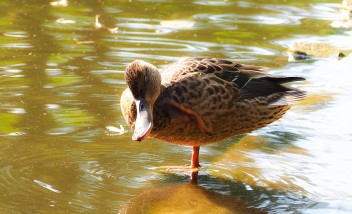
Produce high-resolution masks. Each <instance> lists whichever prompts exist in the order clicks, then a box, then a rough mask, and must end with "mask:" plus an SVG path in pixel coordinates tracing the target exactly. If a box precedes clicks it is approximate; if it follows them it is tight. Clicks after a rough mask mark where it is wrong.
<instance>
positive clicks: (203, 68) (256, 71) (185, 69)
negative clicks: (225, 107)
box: [162, 57, 265, 88]
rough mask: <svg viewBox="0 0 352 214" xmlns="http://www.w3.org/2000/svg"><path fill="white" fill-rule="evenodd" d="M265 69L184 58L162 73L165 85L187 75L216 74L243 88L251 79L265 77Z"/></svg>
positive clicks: (209, 59) (218, 60)
mask: <svg viewBox="0 0 352 214" xmlns="http://www.w3.org/2000/svg"><path fill="white" fill-rule="evenodd" d="M264 69H265V68H264V67H261V66H254V65H243V64H239V63H236V62H231V61H228V60H223V59H216V58H209V57H183V58H182V59H181V60H179V61H177V62H175V63H173V64H171V65H170V66H168V67H167V68H165V69H164V71H163V72H162V77H163V83H172V82H176V81H179V80H180V79H182V78H184V77H185V76H186V75H190V74H192V73H199V74H201V75H206V74H214V75H215V76H216V77H218V78H219V79H221V80H223V81H226V82H229V83H233V84H235V85H236V86H237V87H238V88H242V87H243V86H244V85H245V84H246V83H247V82H248V81H249V80H250V79H252V78H254V77H258V76H263V75H265V73H263V72H262V71H263V70H264Z"/></svg>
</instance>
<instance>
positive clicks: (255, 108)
mask: <svg viewBox="0 0 352 214" xmlns="http://www.w3.org/2000/svg"><path fill="white" fill-rule="evenodd" d="M262 70H263V68H262V67H259V66H251V65H242V64H237V63H234V62H230V61H227V60H219V59H214V58H205V57H197V58H192V57H185V58H182V59H181V60H179V61H178V62H176V63H174V64H172V65H170V66H169V67H167V68H166V69H165V70H164V71H163V72H162V74H161V75H162V85H161V94H160V96H159V98H158V99H157V100H156V102H155V104H154V111H153V112H154V113H153V115H154V117H153V123H154V128H153V130H152V132H151V133H150V136H151V137H153V138H156V139H160V140H163V141H167V142H170V143H175V144H181V145H189V146H201V145H204V144H207V143H212V142H216V141H220V140H223V139H226V138H229V137H231V136H234V135H238V134H243V133H247V132H250V131H253V130H256V129H259V128H261V127H264V126H266V125H267V124H269V123H272V122H274V121H276V120H277V119H279V118H280V117H281V116H282V115H283V114H284V113H285V112H286V111H287V110H288V109H289V108H290V104H292V103H293V102H295V101H298V100H300V99H302V98H303V97H304V96H305V92H303V91H300V90H298V89H294V88H290V87H286V86H283V85H281V84H282V83H286V82H292V81H299V80H303V78H299V77H287V78H286V77H284V78H279V77H269V76H265V74H264V73H263V72H262ZM170 100H172V101H173V102H176V103H178V104H180V105H181V106H183V107H185V108H187V109H191V110H192V111H194V112H196V113H197V114H198V115H199V116H200V118H201V119H202V120H203V121H204V123H205V124H206V125H207V126H209V127H212V128H213V132H212V134H211V135H206V134H204V132H203V131H202V130H201V129H199V127H198V126H197V124H195V123H194V121H192V118H187V117H185V120H183V122H177V121H175V117H177V119H179V118H182V115H181V116H180V114H182V112H181V113H180V112H179V111H178V109H175V107H174V106H171V105H170V104H169V101H170ZM121 108H122V113H123V115H124V117H125V119H126V121H127V122H128V124H129V125H130V127H132V128H133V125H134V120H135V115H136V112H135V106H133V98H131V93H130V92H129V89H126V91H125V92H124V94H123V95H122V99H121ZM187 119H188V120H187Z"/></svg>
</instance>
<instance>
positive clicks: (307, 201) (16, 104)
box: [0, 0, 352, 213]
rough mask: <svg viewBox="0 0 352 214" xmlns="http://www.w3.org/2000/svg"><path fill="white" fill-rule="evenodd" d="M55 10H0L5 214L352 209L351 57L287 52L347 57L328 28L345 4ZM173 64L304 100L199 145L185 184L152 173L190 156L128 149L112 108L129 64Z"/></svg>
mask: <svg viewBox="0 0 352 214" xmlns="http://www.w3.org/2000/svg"><path fill="white" fill-rule="evenodd" d="M61 3H63V4H60V2H59V3H57V2H56V4H50V3H48V1H44V0H43V1H24V2H23V1H3V2H2V3H1V7H0V11H1V16H2V19H1V20H2V21H1V22H0V25H1V29H2V30H1V31H0V39H1V43H0V49H1V52H0V57H1V61H0V82H1V84H0V173H1V177H0V193H1V197H0V212H1V213H74V212H88V213H118V212H128V213H129V212H130V213H141V212H149V213H158V212H159V213H165V209H166V210H168V212H173V213H185V211H189V212H191V213H192V212H193V213H207V212H209V213H234V212H238V213H250V212H255V211H258V210H255V208H258V209H261V210H262V211H264V212H271V213H351V212H352V183H351V179H352V171H351V169H350V166H351V165H352V156H351V155H350V152H351V151H352V146H351V145H350V144H351V142H352V129H351V125H350V123H351V122H350V121H351V119H352V117H351V110H350V106H352V90H351V79H352V74H351V68H352V57H351V56H348V57H346V58H343V59H341V60H337V59H318V60H316V61H310V62H288V61H287V54H286V50H287V48H288V47H289V46H290V44H292V43H293V42H296V41H322V42H327V43H329V44H332V45H334V46H336V47H337V48H339V49H341V50H345V51H348V50H352V38H351V30H348V29H337V28H333V27H331V25H330V24H331V22H332V21H334V20H338V19H339V17H340V16H339V4H338V3H340V2H336V1H335V2H332V1H310V2H307V1H295V2H294V3H293V2H285V3H277V1H260V2H258V1H257V2H255V1H167V0H165V1H91V2H90V1H78V2H73V1H68V2H67V4H64V3H65V2H64V1H61ZM96 15H100V17H98V21H99V22H98V23H96V24H95V17H96ZM181 56H212V57H221V58H226V59H231V60H234V61H239V62H241V63H247V64H256V65H264V66H266V67H270V68H272V69H271V70H269V71H268V72H269V73H271V74H275V75H284V76H285V75H286V76H290V75H292V76H303V77H305V78H306V79H307V81H305V82H303V83H297V85H295V86H296V87H299V88H302V89H304V90H306V91H308V94H309V95H308V97H307V99H306V100H305V101H303V102H301V103H298V104H297V105H295V106H294V107H293V108H292V109H291V110H290V111H289V112H288V113H287V114H286V115H285V116H284V117H283V118H282V119H280V120H279V121H278V122H275V123H274V124H272V125H270V126H268V127H266V128H263V129H261V130H258V131H255V132H252V133H250V134H247V135H243V136H239V137H234V138H232V139H228V140H226V141H225V142H223V143H219V144H213V145H208V146H204V147H202V148H201V164H202V166H203V167H202V169H201V172H200V174H199V182H198V186H197V187H195V186H193V185H187V182H188V180H189V176H188V175H187V174H183V173H172V172H167V171H166V170H165V169H163V168H160V167H162V166H166V165H187V164H188V163H189V160H190V153H191V151H190V148H187V147H182V146H175V145H169V144H165V143H162V142H157V141H154V140H152V139H149V140H147V141H146V142H143V143H136V142H132V141H131V132H130V130H128V127H127V126H126V124H125V122H124V121H123V119H122V117H121V112H120V109H119V98H120V94H121V93H122V91H123V89H124V88H125V85H124V80H123V72H124V69H125V66H126V65H127V64H128V63H130V62H131V61H133V60H135V59H143V60H146V61H149V62H151V63H154V64H155V65H156V66H158V67H160V68H163V67H164V66H165V65H167V64H168V63H171V62H173V61H176V60H177V59H178V58H180V57H181ZM120 125H122V127H121V126H120ZM188 205H189V206H188Z"/></svg>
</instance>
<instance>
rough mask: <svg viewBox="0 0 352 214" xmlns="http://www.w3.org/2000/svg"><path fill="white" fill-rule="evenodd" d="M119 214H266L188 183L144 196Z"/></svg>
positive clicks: (132, 202) (232, 198)
mask: <svg viewBox="0 0 352 214" xmlns="http://www.w3.org/2000/svg"><path fill="white" fill-rule="evenodd" d="M120 213H121V214H122V213H124V214H134V213H136V214H141V213H153V214H156V213H222V214H226V213H246V214H250V213H267V212H265V211H262V210H260V209H257V208H249V207H248V204H247V202H246V201H244V200H241V199H239V198H237V197H234V196H230V195H222V194H220V193H217V192H214V191H210V190H207V189H205V188H203V187H200V186H197V185H194V184H191V183H188V184H174V185H170V186H166V187H162V188H157V189H151V190H147V191H145V192H143V193H142V194H140V195H139V196H137V197H136V198H134V199H132V200H131V204H130V205H128V206H127V207H126V208H125V209H123V210H122V211H121V212H120Z"/></svg>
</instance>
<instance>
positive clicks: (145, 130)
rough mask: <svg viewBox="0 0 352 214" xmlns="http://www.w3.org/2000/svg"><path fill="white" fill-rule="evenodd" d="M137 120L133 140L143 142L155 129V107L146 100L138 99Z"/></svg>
mask: <svg viewBox="0 0 352 214" xmlns="http://www.w3.org/2000/svg"><path fill="white" fill-rule="evenodd" d="M136 107H137V119H136V122H135V127H134V133H133V136H132V140H135V141H142V140H144V139H145V138H146V137H147V136H148V135H149V133H150V131H151V130H152V128H153V106H152V104H151V103H150V102H148V101H147V100H145V99H144V98H138V99H136Z"/></svg>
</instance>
